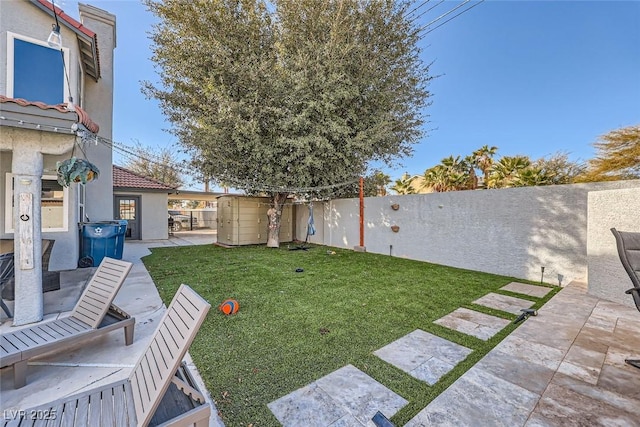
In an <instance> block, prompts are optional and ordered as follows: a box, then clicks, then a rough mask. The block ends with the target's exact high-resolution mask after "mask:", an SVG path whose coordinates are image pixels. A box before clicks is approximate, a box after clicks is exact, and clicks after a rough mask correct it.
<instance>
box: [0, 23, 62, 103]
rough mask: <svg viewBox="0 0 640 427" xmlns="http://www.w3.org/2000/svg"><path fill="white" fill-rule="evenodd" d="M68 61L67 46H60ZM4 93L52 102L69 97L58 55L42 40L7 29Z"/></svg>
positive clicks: (58, 53) (55, 50)
mask: <svg viewBox="0 0 640 427" xmlns="http://www.w3.org/2000/svg"><path fill="white" fill-rule="evenodd" d="M63 52H64V56H65V62H67V63H68V49H63ZM7 96H8V97H10V98H24V99H27V100H29V101H41V102H44V103H46V104H50V105H56V104H60V103H62V102H66V100H67V99H68V97H69V93H68V91H67V85H66V81H65V72H64V63H63V60H62V55H61V54H60V51H59V50H57V49H52V48H50V47H49V46H48V45H47V44H46V43H45V42H43V41H39V40H35V39H31V38H28V37H24V36H19V35H17V34H13V33H10V32H7Z"/></svg>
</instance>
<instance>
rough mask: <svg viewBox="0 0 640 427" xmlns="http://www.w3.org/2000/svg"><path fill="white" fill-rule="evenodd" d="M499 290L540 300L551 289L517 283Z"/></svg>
mask: <svg viewBox="0 0 640 427" xmlns="http://www.w3.org/2000/svg"><path fill="white" fill-rule="evenodd" d="M500 290H502V291H509V292H514V293H516V294H523V295H529V296H531V297H536V298H542V297H543V296H545V295H547V294H548V293H549V292H551V288H547V287H545V286H536V285H528V284H526V283H518V282H511V283H509V284H508V285H505V286H503V287H501V288H500Z"/></svg>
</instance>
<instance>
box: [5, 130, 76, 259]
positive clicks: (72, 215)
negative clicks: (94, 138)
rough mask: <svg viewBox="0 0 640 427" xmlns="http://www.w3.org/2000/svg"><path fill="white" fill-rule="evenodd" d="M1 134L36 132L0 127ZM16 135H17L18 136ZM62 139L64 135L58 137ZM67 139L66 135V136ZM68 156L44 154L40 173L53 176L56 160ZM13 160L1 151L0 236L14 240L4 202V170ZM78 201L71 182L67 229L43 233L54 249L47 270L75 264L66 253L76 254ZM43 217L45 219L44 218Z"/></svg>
mask: <svg viewBox="0 0 640 427" xmlns="http://www.w3.org/2000/svg"><path fill="white" fill-rule="evenodd" d="M2 132H3V133H4V137H5V138H6V137H7V136H8V133H16V134H23V136H22V138H27V139H30V138H31V137H28V136H26V135H28V134H30V133H31V134H33V133H34V132H35V131H26V130H11V131H8V130H3V131H2ZM18 137H19V136H18ZM61 138H63V137H62V136H61ZM66 138H68V136H66ZM47 143H48V145H49V146H50V148H51V147H54V146H55V144H54V141H52V140H50V139H48V142H47ZM66 158H68V155H66V154H64V155H47V154H45V155H43V175H51V176H55V175H56V162H58V161H60V160H63V159H66ZM12 161H13V153H12V152H11V151H3V152H2V153H1V154H0V171H2V173H1V174H0V200H2V201H3V202H2V206H1V207H0V238H2V239H13V238H14V233H13V232H9V231H8V230H7V227H6V221H5V216H6V212H7V211H6V205H5V201H6V200H7V199H6V197H7V192H6V188H7V173H9V172H11V171H12V167H11V163H12ZM77 203H78V189H77V185H72V186H71V187H69V190H68V201H67V205H68V210H67V212H68V215H69V217H68V227H67V230H66V231H55V232H43V233H42V238H43V239H51V240H55V244H54V246H53V251H52V252H51V259H50V261H49V269H50V270H52V271H53V270H71V269H74V268H76V267H77V261H78V260H77V259H76V257H73V256H69V254H74V253H75V254H77V253H78V227H77V223H78V221H79V220H80V219H79V218H78V209H77V208H76V206H77ZM43 220H46V218H43Z"/></svg>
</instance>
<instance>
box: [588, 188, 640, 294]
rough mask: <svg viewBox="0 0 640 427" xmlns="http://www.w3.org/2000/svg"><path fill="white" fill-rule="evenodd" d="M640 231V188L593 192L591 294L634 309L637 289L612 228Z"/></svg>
mask: <svg viewBox="0 0 640 427" xmlns="http://www.w3.org/2000/svg"><path fill="white" fill-rule="evenodd" d="M611 228H616V229H617V230H620V231H635V232H640V188H626V189H619V190H606V191H593V192H590V193H589V211H588V222H587V260H588V265H589V293H591V294H593V295H596V296H597V297H600V298H604V299H608V300H610V301H615V302H618V303H621V304H626V305H628V306H630V307H632V306H633V301H632V298H631V295H626V294H625V293H624V291H626V290H627V289H630V288H632V287H633V283H631V280H630V279H629V276H628V275H627V273H626V271H625V270H624V267H622V263H621V262H620V257H619V256H618V250H617V248H616V242H615V238H614V237H613V234H612V233H611V231H610V229H611Z"/></svg>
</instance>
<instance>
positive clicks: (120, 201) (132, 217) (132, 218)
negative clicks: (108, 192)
mask: <svg viewBox="0 0 640 427" xmlns="http://www.w3.org/2000/svg"><path fill="white" fill-rule="evenodd" d="M113 215H114V217H115V219H126V220H127V222H128V224H127V233H126V234H125V237H126V238H127V239H131V240H140V196H115V212H114V214H113Z"/></svg>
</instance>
